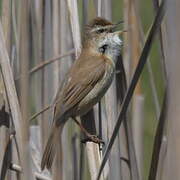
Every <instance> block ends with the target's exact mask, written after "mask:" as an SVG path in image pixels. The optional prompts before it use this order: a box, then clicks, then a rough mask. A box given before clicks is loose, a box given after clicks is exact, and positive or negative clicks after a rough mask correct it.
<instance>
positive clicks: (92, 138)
mask: <svg viewBox="0 0 180 180" xmlns="http://www.w3.org/2000/svg"><path fill="white" fill-rule="evenodd" d="M89 141H90V142H94V143H97V144H103V145H104V144H105V143H104V141H103V140H102V139H99V138H98V136H96V135H92V134H89V135H88V136H87V138H85V139H83V140H82V141H81V142H82V143H86V142H89Z"/></svg>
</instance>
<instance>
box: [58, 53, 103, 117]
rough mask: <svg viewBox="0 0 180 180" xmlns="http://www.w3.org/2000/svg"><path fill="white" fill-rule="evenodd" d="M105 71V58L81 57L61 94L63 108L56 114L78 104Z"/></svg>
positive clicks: (60, 113) (71, 71)
mask: <svg viewBox="0 0 180 180" xmlns="http://www.w3.org/2000/svg"><path fill="white" fill-rule="evenodd" d="M104 73H105V60H104V59H103V58H97V57H94V58H93V57H91V59H90V58H89V56H87V57H83V58H82V57H81V58H80V59H79V60H77V61H76V63H75V64H74V65H73V67H72V68H71V70H70V73H69V75H68V79H67V83H66V85H65V87H64V88H63V90H62V91H63V92H62V96H61V99H62V101H61V108H56V112H55V114H56V115H57V116H60V115H62V114H63V113H65V112H67V111H68V110H70V109H71V108H73V107H74V106H75V105H76V104H78V103H79V102H80V101H81V100H82V99H83V98H84V97H85V96H86V95H87V94H88V93H89V92H90V91H91V90H92V89H93V87H94V86H95V85H96V83H97V82H98V81H99V80H101V78H102V77H103V75H104Z"/></svg>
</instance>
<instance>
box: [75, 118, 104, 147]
mask: <svg viewBox="0 0 180 180" xmlns="http://www.w3.org/2000/svg"><path fill="white" fill-rule="evenodd" d="M72 119H73V120H74V121H75V123H76V124H77V125H78V126H79V127H80V129H81V131H82V132H84V134H85V135H86V136H87V137H88V139H87V140H89V141H92V142H94V143H98V144H100V143H103V144H104V142H103V141H102V140H101V139H99V138H98V137H97V136H96V135H92V134H90V133H89V132H88V131H87V130H86V129H85V128H84V127H83V125H82V124H81V123H80V122H79V121H78V120H77V119H76V118H75V117H72ZM87 140H86V141H87ZM84 142H85V141H84Z"/></svg>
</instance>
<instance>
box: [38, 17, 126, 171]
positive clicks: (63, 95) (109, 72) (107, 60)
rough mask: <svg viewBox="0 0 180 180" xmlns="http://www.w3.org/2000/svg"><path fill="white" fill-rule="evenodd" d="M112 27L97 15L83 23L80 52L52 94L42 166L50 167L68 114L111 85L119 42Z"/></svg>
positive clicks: (77, 111) (82, 109)
mask: <svg viewBox="0 0 180 180" xmlns="http://www.w3.org/2000/svg"><path fill="white" fill-rule="evenodd" d="M116 27H117V24H112V23H111V22H109V21H107V20H105V19H103V18H99V17H98V18H95V19H94V20H92V22H90V23H89V24H88V25H86V27H85V32H84V40H83V43H82V52H81V55H80V56H79V58H78V59H77V60H76V61H75V63H74V64H73V65H72V67H71V69H70V71H69V73H68V74H67V77H66V79H65V83H64V85H63V87H62V88H61V90H59V92H58V94H57V96H56V102H57V103H56V105H55V110H54V121H53V124H52V129H51V133H50V136H49V139H48V142H47V145H46V147H45V151H44V154H43V158H42V162H41V169H42V170H43V169H44V168H45V167H46V168H48V169H50V168H51V166H52V162H53V159H54V156H55V153H56V143H57V142H58V139H59V138H60V135H61V133H62V129H63V126H64V124H65V123H66V121H67V120H68V118H69V117H76V116H81V115H83V114H85V113H87V112H88V111H89V110H90V109H91V108H92V107H93V106H94V105H95V104H96V103H97V102H99V101H100V99H101V98H102V97H103V96H104V94H105V93H106V91H107V89H108V88H109V86H110V85H111V82H112V79H113V76H114V73H115V64H116V61H117V58H118V56H119V54H120V52H121V46H122V41H121V40H120V38H119V35H120V34H121V33H122V32H123V31H116V32H115V31H114V29H115V28H116ZM92 140H93V139H92ZM96 140H97V139H96V138H95V139H94V141H96ZM97 142H98V140H97Z"/></svg>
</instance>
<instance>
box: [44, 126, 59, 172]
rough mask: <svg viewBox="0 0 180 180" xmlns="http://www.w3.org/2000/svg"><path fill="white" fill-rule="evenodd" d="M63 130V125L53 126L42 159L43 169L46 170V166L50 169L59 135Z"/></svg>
mask: <svg viewBox="0 0 180 180" xmlns="http://www.w3.org/2000/svg"><path fill="white" fill-rule="evenodd" d="M61 132H62V128H61V126H53V128H52V130H51V134H50V136H49V139H48V141H47V144H46V147H45V150H44V153H43V157H42V161H41V169H42V170H44V168H45V167H46V168H47V169H50V168H51V166H52V163H53V160H54V157H55V154H56V143H57V141H58V140H59V137H60V136H59V135H60V133H61ZM60 138H61V137H60Z"/></svg>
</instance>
